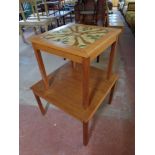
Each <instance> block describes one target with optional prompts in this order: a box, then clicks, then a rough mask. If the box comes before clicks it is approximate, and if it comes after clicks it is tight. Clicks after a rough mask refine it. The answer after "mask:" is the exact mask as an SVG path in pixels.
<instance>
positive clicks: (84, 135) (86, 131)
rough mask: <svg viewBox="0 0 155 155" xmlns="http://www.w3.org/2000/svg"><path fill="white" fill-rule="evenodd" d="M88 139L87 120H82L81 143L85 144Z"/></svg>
mask: <svg viewBox="0 0 155 155" xmlns="http://www.w3.org/2000/svg"><path fill="white" fill-rule="evenodd" d="M88 141H89V136H88V122H86V123H85V122H83V145H85V146H86V145H87V144H88Z"/></svg>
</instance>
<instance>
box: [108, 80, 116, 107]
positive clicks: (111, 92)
mask: <svg viewBox="0 0 155 155" xmlns="http://www.w3.org/2000/svg"><path fill="white" fill-rule="evenodd" d="M115 87H116V83H115V84H114V85H113V87H112V88H111V91H110V96H109V104H111V101H112V99H113V95H114V90H115Z"/></svg>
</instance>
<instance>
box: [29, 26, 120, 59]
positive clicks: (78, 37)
mask: <svg viewBox="0 0 155 155" xmlns="http://www.w3.org/2000/svg"><path fill="white" fill-rule="evenodd" d="M120 33H121V29H115V28H107V27H101V26H92V25H83V24H75V23H70V24H67V25H64V26H61V27H58V28H56V29H53V30H51V31H48V32H45V33H43V34H41V35H38V36H34V37H32V38H31V39H30V40H31V42H32V44H33V45H35V47H36V48H38V49H40V50H43V51H46V52H48V53H52V54H56V55H57V51H59V54H58V55H62V54H63V56H64V57H65V55H66V58H67V56H68V55H74V56H78V57H82V58H89V57H90V58H91V57H94V58H95V56H96V55H97V54H98V55H99V54H100V53H101V52H103V51H104V50H105V49H106V48H107V47H109V46H110V45H111V44H112V43H113V42H115V41H116V40H117V38H118V35H119V34H120ZM60 53H61V54H60Z"/></svg>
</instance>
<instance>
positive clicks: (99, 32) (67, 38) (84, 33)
mask: <svg viewBox="0 0 155 155" xmlns="http://www.w3.org/2000/svg"><path fill="white" fill-rule="evenodd" d="M107 33H108V30H107V29H105V28H102V27H93V26H85V25H72V26H69V27H66V28H63V29H60V30H58V31H54V32H52V31H51V32H50V31H49V33H46V35H44V36H43V38H44V39H47V40H49V41H50V40H51V41H56V42H61V43H63V44H66V45H69V46H76V47H79V48H85V47H87V46H88V45H90V44H92V43H94V42H95V41H96V40H98V39H100V38H101V37H102V36H104V35H105V34H107Z"/></svg>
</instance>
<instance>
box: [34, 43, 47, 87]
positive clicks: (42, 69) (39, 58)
mask: <svg viewBox="0 0 155 155" xmlns="http://www.w3.org/2000/svg"><path fill="white" fill-rule="evenodd" d="M32 46H33V49H34V53H35V56H36V59H37V62H38V66H39V69H40V73H41V76H42V79H43V82H44V85H45V88H46V89H47V88H48V87H49V81H48V77H47V75H46V70H45V66H44V63H43V60H42V56H41V52H40V50H38V49H36V47H35V45H33V44H32Z"/></svg>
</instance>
